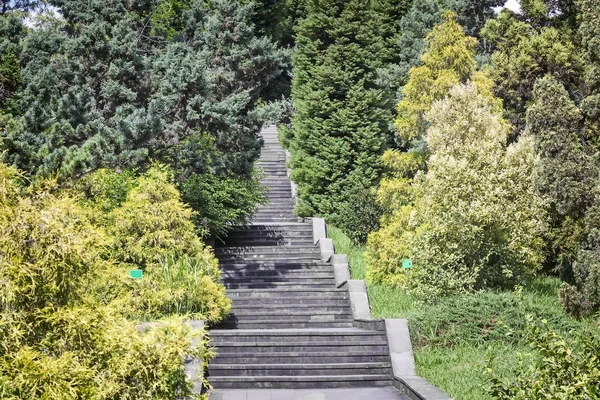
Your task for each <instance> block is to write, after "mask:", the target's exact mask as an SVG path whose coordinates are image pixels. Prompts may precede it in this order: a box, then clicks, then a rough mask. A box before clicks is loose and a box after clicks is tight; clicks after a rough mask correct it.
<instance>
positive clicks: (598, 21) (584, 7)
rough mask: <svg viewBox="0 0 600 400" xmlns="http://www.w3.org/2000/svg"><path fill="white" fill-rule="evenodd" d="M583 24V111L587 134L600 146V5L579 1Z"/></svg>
mask: <svg viewBox="0 0 600 400" xmlns="http://www.w3.org/2000/svg"><path fill="white" fill-rule="evenodd" d="M577 5H578V9H579V15H580V19H581V25H580V27H579V35H580V36H581V41H582V43H581V44H582V48H583V49H582V50H583V61H584V66H583V69H584V82H585V88H586V97H585V99H583V101H582V103H581V111H582V113H583V114H584V115H585V117H586V128H587V131H588V132H586V136H587V137H589V138H592V140H594V141H595V142H596V146H597V147H598V148H600V6H599V5H598V2H596V1H591V0H579V1H578V2H577Z"/></svg>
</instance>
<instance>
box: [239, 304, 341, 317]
mask: <svg viewBox="0 0 600 400" xmlns="http://www.w3.org/2000/svg"><path fill="white" fill-rule="evenodd" d="M315 303H316V304H281V303H263V304H248V302H247V301H245V302H237V303H233V314H235V315H236V316H239V315H273V316H281V315H286V316H295V315H309V316H312V315H329V314H333V315H345V314H351V313H352V310H351V309H350V303H349V302H348V301H345V302H342V301H341V302H340V304H339V305H337V304H334V305H321V304H320V302H318V301H316V302H315Z"/></svg>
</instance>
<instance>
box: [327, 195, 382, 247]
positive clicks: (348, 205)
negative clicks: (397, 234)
mask: <svg viewBox="0 0 600 400" xmlns="http://www.w3.org/2000/svg"><path fill="white" fill-rule="evenodd" d="M376 197H377V195H376V192H375V190H374V189H369V188H355V189H354V190H353V191H351V192H350V193H349V195H348V197H347V199H346V201H345V202H344V203H343V204H342V205H341V206H340V207H339V216H337V215H334V216H332V217H331V222H332V223H333V224H334V225H336V226H338V227H340V228H341V229H342V230H343V231H344V233H346V235H347V236H348V237H349V238H350V239H351V240H352V241H353V242H354V243H356V244H364V243H366V241H367V236H368V235H369V233H371V232H373V231H376V230H377V229H378V228H379V219H380V218H381V214H382V208H381V206H380V205H379V203H377V198H376Z"/></svg>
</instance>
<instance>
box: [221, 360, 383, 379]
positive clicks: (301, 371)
mask: <svg viewBox="0 0 600 400" xmlns="http://www.w3.org/2000/svg"><path fill="white" fill-rule="evenodd" d="M389 369H390V364H389V363H386V362H372V363H328V364H257V365H249V364H217V365H213V366H211V367H210V376H211V377H215V376H288V375H291V376H307V375H308V376H320V375H387V374H389Z"/></svg>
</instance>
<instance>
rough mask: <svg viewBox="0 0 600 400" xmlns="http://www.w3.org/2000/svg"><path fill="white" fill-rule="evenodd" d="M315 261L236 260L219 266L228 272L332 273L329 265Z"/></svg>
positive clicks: (223, 262) (223, 261)
mask: <svg viewBox="0 0 600 400" xmlns="http://www.w3.org/2000/svg"><path fill="white" fill-rule="evenodd" d="M311 261H313V260H308V261H306V262H303V263H285V262H280V261H269V262H266V261H265V262H258V263H252V262H238V261H237V260H234V261H232V262H228V261H227V260H221V262H220V263H219V266H220V267H221V269H222V270H227V271H236V270H239V271H272V270H274V271H304V272H306V271H314V272H323V271H327V272H332V271H333V267H332V266H331V265H327V264H320V263H319V264H318V263H317V262H316V261H314V263H311Z"/></svg>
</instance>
